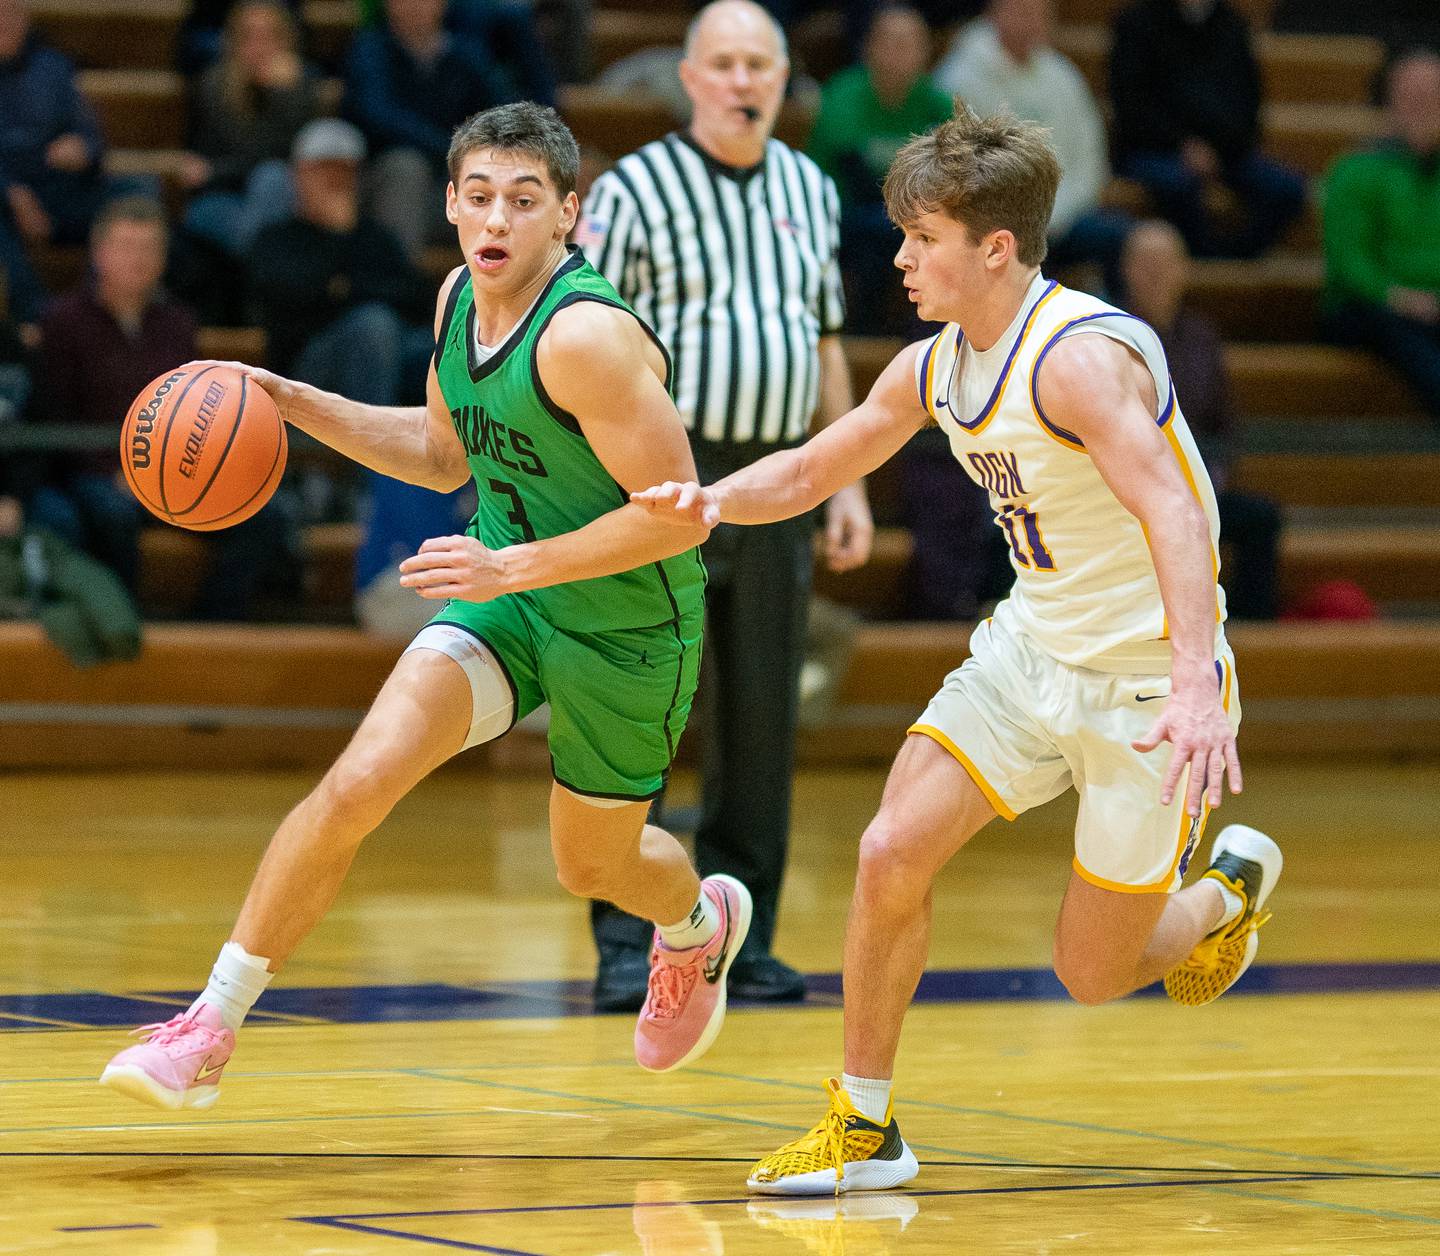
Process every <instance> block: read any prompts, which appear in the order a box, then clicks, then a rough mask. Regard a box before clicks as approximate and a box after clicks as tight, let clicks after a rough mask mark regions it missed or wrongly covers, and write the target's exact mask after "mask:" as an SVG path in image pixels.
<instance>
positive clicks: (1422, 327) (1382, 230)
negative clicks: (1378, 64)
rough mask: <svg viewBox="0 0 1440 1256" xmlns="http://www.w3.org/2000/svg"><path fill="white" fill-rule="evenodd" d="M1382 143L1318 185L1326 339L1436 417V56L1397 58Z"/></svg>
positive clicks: (1439, 262)
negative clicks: (1388, 369) (1352, 349)
mask: <svg viewBox="0 0 1440 1256" xmlns="http://www.w3.org/2000/svg"><path fill="white" fill-rule="evenodd" d="M1385 87H1386V90H1385V108H1386V116H1387V118H1388V121H1389V127H1390V132H1391V137H1390V139H1389V140H1387V141H1386V142H1385V143H1383V144H1381V145H1379V146H1378V147H1376V148H1374V149H1372V150H1370V151H1367V152H1362V153H1354V154H1351V155H1350V156H1348V157H1342V158H1341V159H1340V160H1339V161H1337V162H1336V163H1335V165H1334V166H1333V167H1332V169H1331V171H1330V175H1329V177H1328V179H1327V180H1326V185H1325V301H1324V321H1325V327H1326V330H1327V332H1328V334H1329V335H1331V336H1332V337H1333V338H1334V339H1336V340H1339V341H1342V342H1344V343H1347V344H1356V345H1363V346H1365V347H1367V348H1370V349H1373V350H1374V351H1375V352H1376V353H1378V354H1379V355H1380V356H1381V357H1382V358H1384V359H1385V360H1386V361H1387V362H1389V363H1390V365H1391V366H1393V367H1394V368H1395V370H1397V371H1398V372H1399V373H1400V374H1401V375H1402V376H1404V377H1405V379H1406V380H1408V381H1409V383H1410V385H1411V387H1412V388H1414V389H1415V391H1416V393H1417V394H1418V395H1419V397H1420V401H1421V404H1422V405H1424V407H1425V409H1426V410H1427V411H1428V412H1429V414H1430V415H1431V417H1432V418H1435V419H1440V55H1437V54H1436V53H1434V52H1432V51H1429V50H1424V51H1410V52H1406V53H1404V54H1402V55H1401V56H1399V57H1397V58H1396V60H1395V61H1394V63H1393V64H1392V65H1391V66H1390V68H1389V72H1388V73H1387V75H1386V80H1385Z"/></svg>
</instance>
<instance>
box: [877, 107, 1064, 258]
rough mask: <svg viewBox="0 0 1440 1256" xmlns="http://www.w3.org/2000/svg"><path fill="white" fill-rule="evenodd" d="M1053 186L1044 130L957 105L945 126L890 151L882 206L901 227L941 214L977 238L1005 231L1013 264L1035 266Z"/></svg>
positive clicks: (1055, 171)
mask: <svg viewBox="0 0 1440 1256" xmlns="http://www.w3.org/2000/svg"><path fill="white" fill-rule="evenodd" d="M1059 184H1060V163H1059V161H1057V160H1056V157H1055V150H1054V149H1053V148H1051V146H1050V140H1049V133H1048V132H1047V131H1046V130H1045V128H1044V127H1041V126H1037V125H1036V124H1035V123H1033V122H1018V121H1016V119H1014V118H1012V117H1009V116H1008V115H1005V114H1001V115H998V116H996V117H990V118H982V117H979V116H978V115H977V114H976V113H975V112H974V111H973V110H971V109H970V107H969V106H968V105H966V104H965V103H964V102H963V101H960V100H956V102H955V116H954V117H953V118H951V119H950V121H949V122H942V123H941V124H940V125H939V126H938V127H936V128H935V129H934V130H933V131H930V132H927V133H926V134H925V135H917V136H916V137H915V138H914V139H912V140H911V141H910V142H909V143H908V144H906V145H905V147H904V148H902V149H901V150H900V151H899V153H897V154H896V156H895V160H894V161H893V162H892V163H891V164H890V173H889V174H887V175H886V176H885V209H886V211H887V212H888V213H889V215H890V218H891V221H892V222H895V223H896V224H898V225H899V226H901V227H903V226H905V225H906V224H908V223H913V222H914V221H915V220H916V219H917V218H919V217H921V215H923V214H929V213H934V212H939V213H943V214H945V215H947V216H948V217H950V218H953V219H955V221H957V222H959V223H963V224H964V226H965V229H966V230H967V231H968V232H969V233H970V235H971V237H972V238H973V239H975V240H977V241H978V240H980V239H981V238H982V237H984V236H987V235H989V234H990V232H992V231H998V230H1000V229H1001V228H1004V229H1005V230H1006V231H1009V232H1011V233H1012V234H1013V235H1014V236H1015V244H1016V250H1015V253H1016V256H1017V257H1018V258H1019V260H1020V262H1021V263H1022V264H1023V265H1026V266H1039V265H1040V263H1041V262H1043V261H1044V260H1045V231H1046V228H1047V227H1049V225H1050V211H1051V210H1052V209H1054V207H1055V189H1056V188H1057V187H1058V186H1059Z"/></svg>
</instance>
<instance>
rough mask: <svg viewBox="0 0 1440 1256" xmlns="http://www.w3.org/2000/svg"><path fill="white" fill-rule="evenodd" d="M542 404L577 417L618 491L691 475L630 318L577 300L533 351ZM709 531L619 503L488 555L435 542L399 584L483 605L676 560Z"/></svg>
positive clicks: (405, 567) (665, 397)
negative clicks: (575, 524)
mask: <svg viewBox="0 0 1440 1256" xmlns="http://www.w3.org/2000/svg"><path fill="white" fill-rule="evenodd" d="M535 361H536V366H537V368H538V370H539V372H540V380H541V383H542V384H543V385H544V387H545V392H546V393H547V394H548V395H549V397H550V400H551V401H552V402H553V403H554V404H555V405H556V406H558V407H559V408H560V409H562V410H565V411H568V412H569V413H570V414H572V415H574V416H575V419H576V421H577V422H578V423H579V424H580V428H581V431H582V432H583V433H584V435H585V438H586V439H587V440H588V441H589V442H590V447H591V448H592V449H593V450H594V451H595V455H596V457H598V458H599V459H600V462H601V464H602V465H603V466H604V467H605V470H606V471H607V472H609V474H610V475H611V477H612V478H613V479H614V480H615V482H616V483H617V484H619V485H620V486H621V488H622V489H625V490H631V489H636V488H639V487H641V486H642V485H645V484H653V483H655V481H656V480H659V479H666V478H676V477H684V478H686V479H689V480H693V479H694V478H695V462H694V459H693V458H692V457H691V454H690V442H689V439H688V438H687V437H686V434H685V427H684V425H683V424H682V423H681V422H680V416H679V415H678V414H677V413H676V412H675V405H674V403H673V402H672V401H671V400H670V395H669V394H668V393H667V392H666V391H665V386H664V385H663V384H662V383H661V374H662V373H663V370H664V358H663V355H662V354H661V353H660V350H659V349H657V348H655V347H654V345H653V344H652V343H651V341H650V340H649V338H648V337H647V336H646V335H645V333H644V331H643V330H642V329H641V327H640V324H639V323H638V322H636V320H635V319H634V317H633V316H631V315H630V314H627V313H625V312H624V311H623V310H619V309H616V308H615V307H613V306H607V305H602V304H600V303H599V302H595V301H583V302H580V303H578V304H576V305H572V306H569V307H567V308H566V309H563V310H561V311H560V312H559V313H557V314H556V315H555V316H554V317H553V318H552V319H551V320H550V325H549V326H548V327H547V328H546V329H545V332H544V334H543V335H542V336H541V337H540V343H539V344H538V346H537V347H536V357H535ZM708 532H709V529H708V528H706V527H704V526H703V525H700V524H689V523H687V524H684V525H682V526H680V527H671V526H667V525H666V524H664V523H660V522H657V521H656V520H655V519H654V518H652V517H651V515H650V514H649V513H648V512H647V511H645V510H643V509H642V508H641V507H639V506H636V505H632V504H631V503H629V502H625V503H623V504H622V505H620V506H618V507H617V508H616V509H615V510H612V511H610V512H608V513H607V514H604V515H601V516H600V517H599V518H598V519H594V520H592V521H591V522H590V523H587V524H586V525H585V526H584V527H582V528H577V529H576V530H575V531H573V532H566V533H563V534H562V535H560V536H553V537H547V538H544V539H542V540H537V541H527V542H524V543H522V544H519V545H511V546H507V547H506V548H505V549H502V550H489V549H486V548H485V546H483V545H482V544H481V543H480V542H479V541H477V540H475V539H474V538H473V537H438V538H436V539H434V540H430V541H426V542H425V544H424V545H422V546H421V547H420V552H419V553H418V554H416V555H415V556H414V557H413V558H407V559H406V560H405V561H404V562H403V563H401V564H400V570H401V573H402V575H401V579H400V583H401V584H403V585H406V586H407V587H409V588H413V589H415V590H416V591H417V592H419V593H420V594H421V595H422V596H423V597H429V598H444V597H458V598H464V599H465V600H466V601H472V602H474V601H482V602H483V601H486V600H488V599H490V598H494V597H499V596H500V595H501V594H504V593H518V592H521V591H522V590H525V589H541V588H546V587H548V586H550V585H556V584H566V583H569V582H570V581H572V580H589V579H592V578H594V577H596V576H609V575H614V574H615V573H617V572H621V571H631V570H633V569H634V568H636V567H643V566H645V565H647V564H649V563H653V562H657V561H659V560H660V559H664V558H670V557H672V556H673V555H675V554H680V553H683V552H684V551H685V550H687V549H691V548H692V547H694V546H695V545H698V544H699V543H700V542H701V541H703V540H704V539H705V537H706V535H707V534H708Z"/></svg>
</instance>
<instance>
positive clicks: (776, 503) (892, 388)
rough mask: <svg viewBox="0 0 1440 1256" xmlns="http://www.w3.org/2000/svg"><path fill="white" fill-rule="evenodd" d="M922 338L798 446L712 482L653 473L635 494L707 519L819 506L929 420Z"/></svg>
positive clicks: (678, 513)
mask: <svg viewBox="0 0 1440 1256" xmlns="http://www.w3.org/2000/svg"><path fill="white" fill-rule="evenodd" d="M923 343H924V342H923V341H922V342H920V343H919V344H913V345H907V346H906V347H905V348H904V349H902V350H901V351H900V352H899V353H898V354H897V355H896V356H895V358H894V359H893V360H892V361H891V363H890V365H889V366H887V367H886V368H885V369H884V370H883V371H882V372H881V373H880V377H879V378H878V379H877V380H876V381H875V384H874V386H873V387H872V388H871V389H870V394H869V396H867V397H866V398H865V400H864V401H862V402H861V403H860V404H859V405H858V406H856V407H855V408H854V409H853V410H851V411H850V412H849V413H848V414H845V415H842V416H841V417H840V418H838V419H836V420H835V421H834V422H833V423H830V424H829V425H828V426H826V427H825V428H824V429H822V430H821V431H820V432H819V433H817V434H816V435H815V436H812V437H811V438H810V439H809V440H808V441H806V442H805V444H803V445H801V446H800V447H799V448H797V449H786V450H783V451H781V452H780V453H775V454H770V455H769V456H768V457H765V458H761V459H759V460H758V461H757V462H752V463H751V464H750V465H749V466H748V467H745V468H743V469H741V470H739V471H737V472H735V474H734V475H728V476H726V477H725V478H724V479H723V480H717V481H716V482H715V483H714V484H711V485H708V486H707V487H705V488H701V487H700V485H698V484H695V483H694V482H693V481H690V482H687V481H684V480H679V479H672V480H670V481H669V482H661V481H652V487H650V488H647V489H645V490H643V491H641V492H636V493H631V495H630V499H631V501H633V502H635V503H636V504H637V505H639V506H643V507H644V508H645V509H646V510H648V511H649V512H650V513H651V514H653V515H654V516H656V517H657V518H662V519H667V520H669V521H671V522H675V523H680V524H684V525H687V526H697V525H698V526H702V527H713V526H714V525H715V524H717V523H774V522H776V521H777V520H779V519H790V518H793V517H794V516H795V515H799V514H804V513H805V511H807V510H812V509H814V508H815V507H816V506H818V505H819V504H820V503H821V502H823V501H824V500H825V499H826V498H827V497H829V496H830V495H831V494H832V493H835V492H836V491H838V490H839V489H842V488H844V487H845V486H846V485H847V484H853V483H854V482H855V481H856V480H858V479H860V477H861V476H864V475H868V474H869V473H870V472H871V471H873V470H875V468H876V467H878V466H881V465H882V464H883V463H885V462H887V461H888V460H889V459H890V458H891V456H892V455H894V454H895V453H896V452H897V451H898V450H899V449H900V447H901V446H902V445H903V444H905V442H906V441H907V440H909V439H910V438H911V437H912V436H913V435H915V433H916V432H918V431H919V430H920V429H921V428H922V427H924V426H925V424H926V423H928V422H929V417H930V416H929V415H928V414H927V413H926V412H925V407H924V406H922V405H921V404H920V398H919V396H918V394H917V393H916V391H915V359H916V357H917V356H918V354H919V352H920V348H921V345H922V344H923Z"/></svg>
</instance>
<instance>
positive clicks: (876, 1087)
mask: <svg viewBox="0 0 1440 1256" xmlns="http://www.w3.org/2000/svg"><path fill="white" fill-rule="evenodd" d="M840 1084H841V1085H842V1086H844V1087H845V1093H846V1094H847V1095H849V1096H850V1102H851V1103H853V1104H854V1105H855V1108H856V1111H858V1112H859V1113H860V1115H861V1116H863V1117H866V1118H868V1119H869V1120H871V1121H874V1122H875V1124H876V1125H884V1124H885V1112H886V1109H888V1108H889V1107H890V1087H891V1085H892V1083H891V1081H890V1079H889V1078H888V1077H887V1078H879V1077H852V1076H850V1074H849V1073H841V1074H840Z"/></svg>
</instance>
